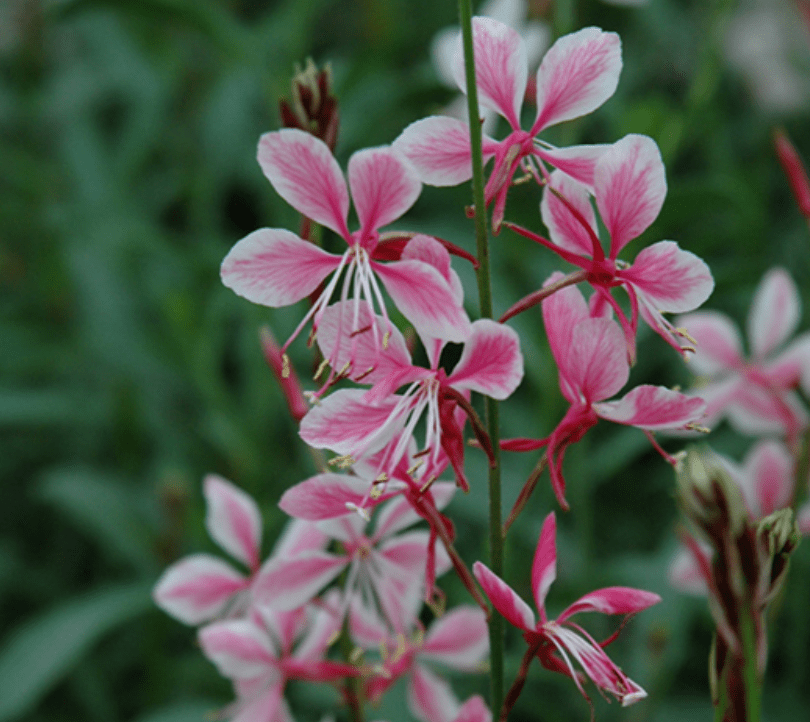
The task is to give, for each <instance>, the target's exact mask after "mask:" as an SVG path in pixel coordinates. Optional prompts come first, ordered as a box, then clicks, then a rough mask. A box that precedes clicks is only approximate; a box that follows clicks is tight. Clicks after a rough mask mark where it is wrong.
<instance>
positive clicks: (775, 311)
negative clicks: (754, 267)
mask: <svg viewBox="0 0 810 722" xmlns="http://www.w3.org/2000/svg"><path fill="white" fill-rule="evenodd" d="M799 314H800V307H799V292H798V291H797V290H796V284H795V283H793V279H792V278H791V277H790V275H789V274H788V272H787V271H786V270H785V269H784V268H772V269H771V270H770V271H768V272H767V273H766V274H765V276H764V277H763V279H762V281H760V283H759V286H757V290H756V293H755V294H754V300H753V302H752V303H751V311H750V313H749V316H748V340H749V343H750V344H751V355H752V356H753V357H754V358H756V359H762V358H764V357H765V356H767V355H768V354H769V353H771V351H774V350H775V349H776V348H778V347H779V346H781V345H782V344H783V343H784V342H785V341H786V340H787V339H788V338H789V337H790V335H791V334H792V333H793V332H794V331H795V330H796V327H797V326H798V324H799Z"/></svg>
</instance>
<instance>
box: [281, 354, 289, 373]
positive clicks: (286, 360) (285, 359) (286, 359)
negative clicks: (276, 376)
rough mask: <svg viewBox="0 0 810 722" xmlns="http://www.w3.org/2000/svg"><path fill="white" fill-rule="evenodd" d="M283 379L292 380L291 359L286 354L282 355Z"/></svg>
mask: <svg viewBox="0 0 810 722" xmlns="http://www.w3.org/2000/svg"><path fill="white" fill-rule="evenodd" d="M281 378H283V379H288V378H290V357H289V356H287V354H286V353H283V354H281Z"/></svg>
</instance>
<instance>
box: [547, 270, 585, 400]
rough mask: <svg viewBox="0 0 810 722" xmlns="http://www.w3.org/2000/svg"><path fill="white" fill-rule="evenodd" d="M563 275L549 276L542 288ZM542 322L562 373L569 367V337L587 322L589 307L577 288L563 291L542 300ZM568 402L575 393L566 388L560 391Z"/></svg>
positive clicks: (559, 273)
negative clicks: (583, 322) (582, 322)
mask: <svg viewBox="0 0 810 722" xmlns="http://www.w3.org/2000/svg"><path fill="white" fill-rule="evenodd" d="M561 278H563V274H562V272H560V271H556V272H555V273H553V274H551V276H549V278H548V279H547V280H546V282H545V283H544V284H543V286H544V287H545V286H548V285H550V284H552V283H556V282H557V281H559V280H560V279H561ZM542 308H543V322H544V324H545V327H546V336H547V337H548V342H549V345H550V346H551V353H552V355H553V356H554V360H555V361H556V362H557V368H559V369H560V370H562V369H564V368H565V367H566V365H567V364H568V355H569V353H570V349H571V336H572V334H573V332H574V328H576V326H577V324H579V323H580V322H581V321H584V320H585V319H587V318H590V312H589V311H588V304H587V302H586V301H585V297H584V296H583V295H582V291H580V290H579V288H577V287H576V286H568V287H566V288H562V289H560V290H559V291H557V292H556V293H554V294H553V295H551V296H549V297H548V298H546V299H544V300H543V303H542ZM561 390H562V392H563V395H564V396H565V398H566V399H568V400H569V401H574V399H575V396H576V393H575V392H573V393H572V391H571V390H570V389H566V388H562V389H561Z"/></svg>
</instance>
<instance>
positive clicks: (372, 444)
mask: <svg viewBox="0 0 810 722" xmlns="http://www.w3.org/2000/svg"><path fill="white" fill-rule="evenodd" d="M365 393H366V392H365V391H364V390H363V389H340V390H339V391H335V392H334V393H333V394H331V395H330V396H327V397H326V398H325V399H323V400H322V401H321V402H320V403H319V404H317V405H316V406H313V407H312V408H311V409H310V411H309V413H308V414H307V415H306V416H305V417H304V418H303V419H301V426H300V428H299V432H298V433H299V434H300V436H301V438H302V439H303V440H304V441H306V442H307V443H308V444H309V445H310V446H314V447H315V448H316V449H331V450H332V451H334V452H336V453H338V454H356V453H357V454H358V455H359V453H358V452H361V451H362V452H363V453H364V454H370V453H373V452H374V451H378V450H379V449H381V448H382V447H383V446H384V445H385V444H386V443H387V442H388V441H390V440H391V438H393V436H394V434H396V433H397V432H399V431H400V430H401V426H402V424H401V423H396V422H397V421H398V420H399V419H397V418H395V419H392V420H390V422H389V417H391V416H392V414H393V413H394V411H395V409H396V407H397V403H398V401H399V397H393V398H388V399H385V400H383V401H380V402H379V403H377V404H373V405H372V404H367V403H365V402H364V401H363V397H364V396H365Z"/></svg>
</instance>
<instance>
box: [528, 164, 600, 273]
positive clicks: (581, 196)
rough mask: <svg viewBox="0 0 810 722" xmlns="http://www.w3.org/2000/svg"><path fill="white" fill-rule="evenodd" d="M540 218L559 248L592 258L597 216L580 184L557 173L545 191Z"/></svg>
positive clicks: (561, 173)
mask: <svg viewBox="0 0 810 722" xmlns="http://www.w3.org/2000/svg"><path fill="white" fill-rule="evenodd" d="M552 191H556V192H552ZM557 194H559V195H561V196H562V197H563V198H564V199H565V201H567V203H566V202H565V201H563V200H561V199H560V198H559V197H558V195H557ZM571 208H573V209H574V210H576V211H577V212H578V214H579V216H580V217H577V215H576V214H574V213H573V212H572V210H571ZM540 215H541V217H542V218H543V223H545V224H546V228H548V232H549V235H550V237H551V240H552V241H553V242H554V243H555V244H556V245H558V246H560V247H561V248H564V249H565V250H567V251H571V252H572V253H577V254H579V255H580V256H584V257H586V258H591V257H592V256H593V250H594V246H593V240H592V238H593V236H594V235H595V234H596V231H595V229H596V216H595V214H594V211H593V206H592V205H591V200H590V195H589V194H588V189H587V188H585V186H584V185H582V184H581V183H580V182H579V181H575V180H574V179H573V178H571V177H569V176H568V175H566V174H565V173H563V172H562V171H559V170H557V171H554V172H553V173H552V174H551V177H550V179H549V183H548V186H547V187H546V188H545V189H544V190H543V200H542V201H541V203H540Z"/></svg>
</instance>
